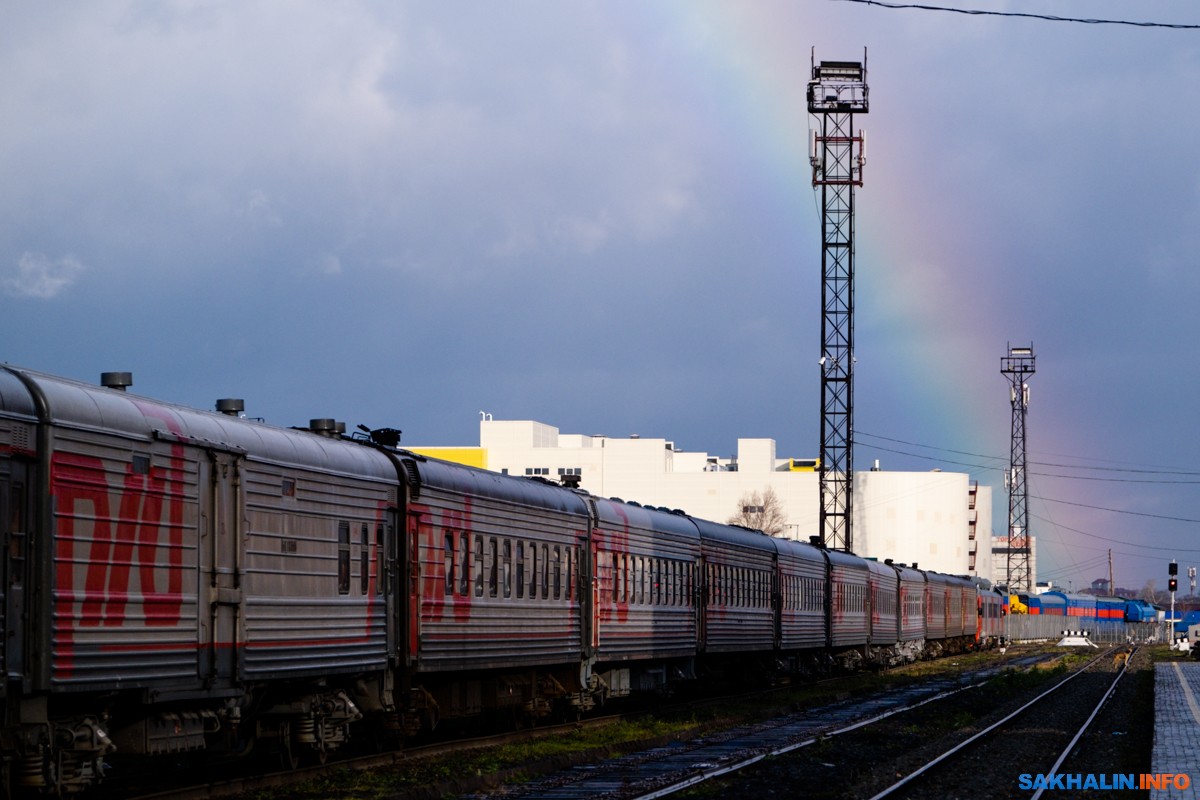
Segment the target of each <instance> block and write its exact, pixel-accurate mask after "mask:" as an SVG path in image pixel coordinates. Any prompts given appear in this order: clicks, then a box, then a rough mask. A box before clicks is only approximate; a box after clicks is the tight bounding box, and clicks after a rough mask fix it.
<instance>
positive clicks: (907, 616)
mask: <svg viewBox="0 0 1200 800" xmlns="http://www.w3.org/2000/svg"><path fill="white" fill-rule="evenodd" d="M893 568H894V569H895V570H896V574H897V576H898V578H899V581H900V641H902V642H912V641H916V640H918V639H924V638H925V632H926V631H925V573H923V572H921V571H920V570H917V569H913V568H912V567H906V566H899V565H894V566H893Z"/></svg>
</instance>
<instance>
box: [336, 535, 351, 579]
mask: <svg viewBox="0 0 1200 800" xmlns="http://www.w3.org/2000/svg"><path fill="white" fill-rule="evenodd" d="M337 577H338V594H350V523H349V522H339V523H338V567H337Z"/></svg>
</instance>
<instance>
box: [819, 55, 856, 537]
mask: <svg viewBox="0 0 1200 800" xmlns="http://www.w3.org/2000/svg"><path fill="white" fill-rule="evenodd" d="M808 112H809V113H810V114H813V115H816V116H817V118H818V119H819V121H820V131H819V132H817V131H814V132H813V136H812V142H811V149H810V153H809V158H810V160H811V162H812V169H813V186H819V187H821V359H820V365H821V470H820V478H821V479H820V487H821V498H820V499H821V544H822V545H824V546H826V547H828V548H830V549H833V550H845V551H847V552H849V551H850V550H851V549H852V548H853V544H854V538H853V536H852V535H851V530H850V523H851V511H852V508H853V506H852V503H851V497H852V489H853V486H854V464H853V460H854V187H855V186H862V169H863V164H865V163H866V157H865V153H864V147H863V145H864V137H863V135H862V134H861V132H860V133H859V134H858V135H855V132H854V115H855V114H865V113H867V53H866V50H865V49H864V50H863V60H862V62H861V63H859V62H857V61H822V62H821V63H820V64H817V63H816V62H815V56H814V61H813V66H812V80H810V81H809V82H808Z"/></svg>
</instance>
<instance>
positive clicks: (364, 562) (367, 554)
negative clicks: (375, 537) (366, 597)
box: [358, 522, 371, 594]
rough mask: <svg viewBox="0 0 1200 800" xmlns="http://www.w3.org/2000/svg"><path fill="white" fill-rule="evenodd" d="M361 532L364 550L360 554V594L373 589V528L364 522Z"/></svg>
mask: <svg viewBox="0 0 1200 800" xmlns="http://www.w3.org/2000/svg"><path fill="white" fill-rule="evenodd" d="M359 534H360V535H359V542H360V543H361V544H362V550H361V551H360V552H359V554H358V588H359V593H360V594H366V593H367V592H368V591H370V589H371V529H370V528H368V527H367V523H365V522H364V523H363V524H362V530H361V531H360V532H359Z"/></svg>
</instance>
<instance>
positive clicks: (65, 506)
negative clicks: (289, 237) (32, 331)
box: [0, 369, 395, 792]
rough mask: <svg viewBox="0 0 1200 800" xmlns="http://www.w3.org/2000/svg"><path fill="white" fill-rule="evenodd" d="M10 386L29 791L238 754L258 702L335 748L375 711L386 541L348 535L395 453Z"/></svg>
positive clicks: (18, 671)
mask: <svg viewBox="0 0 1200 800" xmlns="http://www.w3.org/2000/svg"><path fill="white" fill-rule="evenodd" d="M0 385H2V386H3V389H0V399H2V400H3V402H4V407H3V411H2V414H3V418H4V425H5V428H6V440H5V441H4V442H3V445H2V446H0V453H2V455H3V456H4V459H3V461H4V462H5V473H6V481H5V494H6V495H7V498H8V502H9V504H10V517H8V518H6V522H7V523H8V524H6V526H5V528H6V530H4V531H3V533H4V535H5V537H6V538H7V539H8V542H7V544H8V546H7V547H5V548H4V559H5V562H6V564H5V573H6V576H7V586H8V598H7V602H8V607H7V608H6V612H7V613H6V618H7V619H8V620H10V622H9V623H8V624H9V625H10V626H14V627H16V628H19V629H14V627H10V630H9V634H10V636H9V637H8V640H7V641H6V645H5V646H6V648H7V656H6V668H7V670H8V675H9V678H10V688H11V686H12V683H11V679H16V680H17V684H16V685H18V686H20V693H19V694H20V698H19V702H17V703H15V704H14V703H9V704H8V706H7V712H6V715H5V726H6V727H5V736H4V740H5V741H6V742H7V743H8V744H7V745H6V752H5V754H4V755H5V766H6V768H7V767H11V768H12V769H13V770H15V771H18V772H19V773H20V774H21V776H22V778H21V781H22V785H23V786H24V787H26V788H28V789H31V790H35V791H50V792H74V791H78V790H80V789H82V788H84V787H86V786H88V785H90V784H91V783H93V782H95V781H96V780H98V779H99V776H100V774H102V769H103V768H102V763H103V759H104V757H105V756H106V755H107V754H108V753H109V752H111V751H112V750H113V749H114V748H116V747H119V748H120V749H121V751H122V752H123V753H133V754H145V755H161V754H165V753H173V752H180V751H187V750H195V749H200V748H225V749H233V750H236V749H238V748H240V747H242V746H244V744H245V742H244V741H243V740H242V739H241V737H240V735H239V730H238V726H237V725H236V724H230V723H232V722H233V721H234V720H236V719H237V718H238V717H239V716H240V712H241V711H242V710H245V709H248V708H250V707H253V708H254V709H255V710H256V713H257V720H258V727H259V729H260V731H261V733H262V735H264V736H266V737H268V738H271V739H274V740H277V741H279V742H280V743H281V744H282V745H283V746H285V747H290V746H291V745H292V744H297V745H298V746H302V747H311V748H316V749H319V750H320V752H321V753H325V752H328V751H329V750H331V749H334V748H336V747H337V746H339V745H340V743H341V742H342V741H344V740H345V738H346V736H347V731H348V726H349V724H350V723H351V722H353V721H355V720H357V719H359V718H360V717H361V713H360V712H359V710H358V708H357V707H356V705H355V703H354V702H353V701H352V700H351V697H350V695H351V694H363V693H365V694H370V693H371V692H376V694H374V695H373V696H371V697H369V698H367V702H375V703H379V702H381V698H380V696H379V695H378V694H377V693H378V691H379V690H380V689H381V685H380V684H379V683H378V682H375V683H374V684H372V687H371V688H367V687H366V686H365V684H360V683H359V679H360V678H361V677H363V676H364V675H367V674H370V673H371V672H373V671H378V670H381V669H383V668H384V667H385V666H386V664H387V660H388V649H387V648H388V641H387V634H386V620H387V612H386V602H387V600H386V597H385V596H384V595H383V594H381V593H379V592H377V591H376V590H375V588H376V584H375V583H373V577H372V576H373V574H374V573H373V570H376V569H377V567H378V549H376V548H375V547H373V546H372V545H371V544H370V543H369V542H368V541H367V540H366V539H363V540H355V541H357V542H358V545H357V546H355V544H354V543H352V540H351V539H350V537H349V536H347V535H345V533H346V531H348V530H351V529H353V530H356V531H357V530H358V529H359V528H360V527H361V528H362V529H364V530H368V531H369V530H371V529H373V528H374V526H375V525H376V524H378V523H379V522H380V521H381V520H382V519H383V517H384V516H386V515H387V513H388V510H389V502H390V499H391V498H393V497H394V492H395V473H394V470H392V468H391V465H390V463H389V462H388V460H387V458H385V457H384V456H382V455H381V454H379V453H377V452H374V451H371V450H368V449H365V448H362V447H360V446H358V445H355V444H351V443H348V442H342V441H336V440H333V439H323V438H320V437H316V436H312V435H309V436H307V437H304V438H300V437H297V436H296V435H295V434H293V433H290V432H287V431H283V430H280V429H278V428H272V427H269V426H265V425H260V424H257V423H253V422H249V421H246V420H240V419H234V418H231V417H225V416H222V415H218V414H208V413H203V412H197V411H194V410H192V409H187V408H182V407H177V406H171V405H167V404H163V403H158V402H154V401H149V400H145V399H142V398H138V397H135V396H132V395H126V394H125V393H124V392H119V391H114V390H110V389H103V388H100V387H92V386H87V385H84V384H79V383H75V382H71V381H64V380H61V379H57V378H52V377H50V376H45V375H39V374H36V373H30V372H24V371H20V372H18V371H15V370H11V369H6V370H3V371H0ZM389 473H390V474H389ZM14 504H15V506H16V507H17V508H19V509H20V517H21V521H19V522H17V523H16V524H12V523H11V522H9V520H10V519H12V518H13V517H12V515H11V512H13V511H14V507H13V506H14ZM18 528H21V529H23V530H18ZM26 587H31V588H32V591H26ZM14 589H18V590H19V592H18V591H14ZM360 689H361V690H362V691H360Z"/></svg>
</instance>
